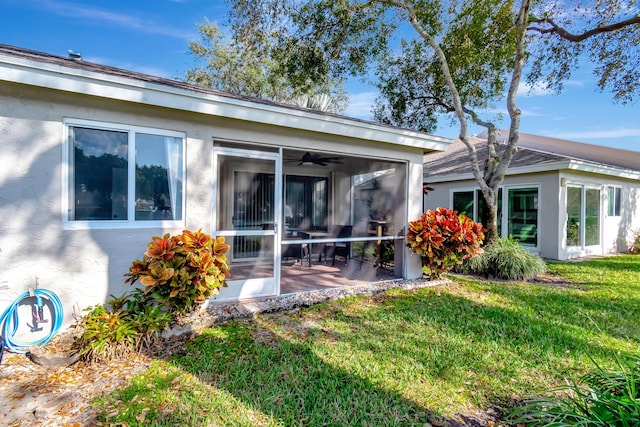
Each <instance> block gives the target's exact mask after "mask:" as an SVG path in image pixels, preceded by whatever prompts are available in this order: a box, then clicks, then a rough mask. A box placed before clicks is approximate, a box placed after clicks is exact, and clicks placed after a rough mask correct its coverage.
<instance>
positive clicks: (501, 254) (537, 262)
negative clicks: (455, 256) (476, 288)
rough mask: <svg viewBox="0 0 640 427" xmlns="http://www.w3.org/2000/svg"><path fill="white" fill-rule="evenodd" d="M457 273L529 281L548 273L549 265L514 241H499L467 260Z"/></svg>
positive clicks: (509, 239) (458, 268)
mask: <svg viewBox="0 0 640 427" xmlns="http://www.w3.org/2000/svg"><path fill="white" fill-rule="evenodd" d="M456 271H459V272H461V273H465V274H475V275H478V276H485V277H487V278H488V277H495V278H498V279H504V280H529V279H532V278H534V277H536V276H537V275H539V274H542V273H545V272H546V271H547V265H546V264H545V262H544V261H543V260H542V258H540V257H539V256H537V255H534V254H532V253H530V252H529V251H527V250H526V249H525V248H523V247H522V245H520V243H519V242H518V241H517V240H515V239H513V238H507V239H497V240H496V241H495V242H493V243H491V244H489V245H487V246H485V248H484V252H483V253H482V254H480V255H478V256H477V257H475V258H473V259H467V260H465V261H464V262H463V263H462V265H460V266H457V267H456Z"/></svg>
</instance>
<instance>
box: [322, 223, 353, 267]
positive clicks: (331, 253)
mask: <svg viewBox="0 0 640 427" xmlns="http://www.w3.org/2000/svg"><path fill="white" fill-rule="evenodd" d="M352 232H353V226H352V225H333V226H331V229H330V231H329V235H330V236H331V237H335V238H338V239H344V238H347V237H351V233H352ZM322 255H324V257H325V261H326V260H327V259H329V258H331V265H332V266H334V265H335V264H336V256H341V257H343V258H344V265H347V263H348V262H349V258H351V242H332V243H327V244H325V245H324V247H323V248H322V252H320V258H322Z"/></svg>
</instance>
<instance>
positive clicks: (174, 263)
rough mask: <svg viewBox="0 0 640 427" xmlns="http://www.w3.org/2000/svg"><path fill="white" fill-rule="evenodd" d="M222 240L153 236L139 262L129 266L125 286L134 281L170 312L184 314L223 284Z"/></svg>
mask: <svg viewBox="0 0 640 427" xmlns="http://www.w3.org/2000/svg"><path fill="white" fill-rule="evenodd" d="M228 249H229V246H228V245H226V244H225V243H224V237H218V238H212V237H211V236H210V235H209V234H206V233H202V232H201V231H195V232H192V231H188V230H185V231H184V232H183V233H182V234H180V235H176V236H170V235H169V234H165V235H164V236H163V237H153V238H152V240H151V242H150V243H149V245H148V247H147V250H146V251H145V253H144V257H143V259H142V260H136V261H134V262H133V264H132V265H131V267H130V269H129V272H128V273H127V274H125V276H127V277H128V278H127V279H126V280H125V283H130V284H134V283H135V282H136V281H138V280H139V281H140V283H141V284H142V285H143V286H144V288H145V289H144V292H145V293H146V294H150V295H152V296H153V298H155V299H156V300H158V301H159V302H161V303H162V304H164V305H165V306H167V307H168V308H169V309H170V310H172V311H173V310H177V311H179V312H187V311H190V310H192V309H193V308H194V307H195V305H196V304H197V303H200V302H203V301H204V300H206V299H207V298H209V297H211V296H212V295H213V294H216V293H219V288H220V287H223V286H227V285H226V278H227V277H228V276H229V265H228V263H227V257H226V255H225V253H226V252H227V250H228Z"/></svg>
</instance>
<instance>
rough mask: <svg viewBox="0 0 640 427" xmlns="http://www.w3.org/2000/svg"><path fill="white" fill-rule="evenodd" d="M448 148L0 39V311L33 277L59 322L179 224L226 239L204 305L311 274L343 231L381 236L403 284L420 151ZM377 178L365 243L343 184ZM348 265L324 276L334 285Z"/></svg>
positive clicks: (108, 287)
mask: <svg viewBox="0 0 640 427" xmlns="http://www.w3.org/2000/svg"><path fill="white" fill-rule="evenodd" d="M450 142H451V141H450V140H448V139H446V138H441V137H436V136H432V135H428V134H425V133H421V132H414V131H410V130H406V129H400V128H395V127H390V126H385V125H381V124H376V123H373V122H368V121H363V120H357V119H351V118H347V117H343V116H339V115H333V114H326V113H321V112H316V111H310V110H306V109H302V108H297V107H292V106H287V105H282V104H278V103H274V102H268V101H264V100H259V99H250V98H246V97H243V96H237V95H232V94H228V93H222V92H219V91H215V90H210V89H205V88H201V87H196V86H193V85H189V84H186V83H184V82H181V81H176V80H169V79H165V78H159V77H155V76H150V75H145V74H140V73H135V72H131V71H127V70H122V69H117V68H113V67H107V66H103V65H100V64H94V63H89V62H86V61H82V60H81V59H74V58H65V57H60V56H55V55H50V54H47V53H42V52H35V51H30V50H26V49H22V48H18V47H13V46H8V45H0V149H1V164H2V168H0V218H1V220H0V289H1V292H0V310H3V309H4V307H6V306H7V305H8V304H10V302H11V301H13V299H14V298H15V297H17V296H18V295H20V294H21V293H23V292H25V291H26V290H27V289H28V288H29V287H34V286H35V285H36V283H39V285H40V286H41V287H43V288H47V289H50V290H52V291H54V292H56V293H57V294H58V296H59V297H60V299H61V301H62V303H63V305H64V307H65V311H66V313H65V322H67V323H69V322H70V321H71V314H72V313H73V312H74V311H75V312H76V313H78V312H80V310H82V309H83V308H85V307H87V306H90V305H94V304H99V303H104V302H105V301H106V300H107V299H108V298H109V296H110V295H114V296H119V295H121V294H123V293H124V292H125V291H128V290H130V288H129V286H125V285H124V284H123V282H124V277H123V275H124V274H125V273H126V272H127V271H128V269H129V266H130V265H131V263H132V262H133V261H134V260H136V259H138V258H141V257H142V255H143V253H144V251H145V249H146V247H147V244H148V242H149V241H150V240H151V237H152V236H160V235H163V234H165V233H171V234H176V233H180V232H182V230H184V229H190V230H198V229H201V230H203V231H205V232H208V233H211V234H212V235H215V236H224V237H225V239H226V241H227V243H229V244H230V245H231V249H230V250H229V252H228V256H229V258H230V262H231V278H230V279H229V281H228V285H229V286H228V288H224V289H223V290H222V293H221V294H220V295H219V296H218V298H219V299H220V300H238V299H241V298H253V297H262V296H269V295H281V294H284V293H288V292H292V289H295V287H290V288H287V287H286V286H285V285H284V284H285V283H293V284H298V285H299V284H305V283H312V282H313V280H316V279H317V278H319V277H323V276H322V274H323V272H321V271H316V270H315V269H316V267H317V268H320V267H323V268H324V267H326V268H329V267H330V266H325V265H324V264H323V265H319V263H318V261H317V260H316V255H318V254H319V252H320V251H321V250H322V248H323V246H324V245H325V244H328V243H331V242H332V241H335V240H336V238H337V237H336V236H335V235H332V234H331V230H332V229H333V226H334V225H347V224H348V225H351V226H352V227H353V232H352V234H351V236H349V237H344V236H342V237H340V238H339V239H341V240H342V241H356V240H359V241H365V242H366V241H371V240H375V241H377V240H380V239H384V240H389V241H392V242H393V244H394V245H395V247H396V251H395V258H394V263H393V268H394V269H393V275H394V277H397V278H407V279H408V278H415V277H419V276H420V274H421V271H420V263H419V260H418V259H417V258H416V257H415V256H411V255H410V254H409V253H408V251H407V248H406V247H405V246H404V241H403V239H404V236H403V235H402V233H401V231H402V229H403V227H404V226H405V224H406V223H407V221H409V220H410V219H413V218H415V217H417V216H418V215H419V214H420V212H421V210H422V198H421V192H420V187H421V185H422V167H423V164H422V159H423V154H424V153H428V152H432V151H442V150H445V149H446V148H447V147H448V145H449V144H450ZM380 171H385V172H384V173H385V174H386V175H387V176H388V177H390V178H389V180H388V182H387V184H390V185H392V186H393V190H394V191H393V193H392V195H393V200H392V201H391V202H390V204H389V206H392V207H393V211H392V212H388V214H389V215H388V216H387V218H386V220H387V221H388V222H389V227H388V228H387V229H386V230H388V232H387V233H385V235H384V236H371V235H369V234H367V233H366V232H365V230H366V229H367V221H368V219H369V218H368V217H367V216H366V215H367V212H361V211H360V210H358V211H356V209H354V203H355V202H354V186H355V183H356V182H359V180H361V179H362V178H361V177H362V176H369V175H376V174H378V173H379V172H380ZM374 197H375V194H374ZM297 248H303V249H304V252H305V253H304V254H302V251H296V250H295V249H297ZM291 249H294V250H291ZM283 254H287V257H285V256H283ZM298 254H300V255H299V256H298ZM311 255H313V264H312V263H311V261H312V260H311V258H312V257H311ZM289 256H291V259H289ZM303 256H304V257H305V258H308V261H309V263H308V264H309V265H307V264H306V263H303V262H302V261H303V260H302V259H296V257H298V258H302V257H303ZM285 258H287V259H285ZM294 264H295V265H294ZM351 264H356V263H351ZM354 267H355V265H354ZM358 267H359V268H360V270H359V271H360V272H361V273H360V275H361V276H362V277H358V278H359V279H360V280H361V281H362V279H363V278H364V277H365V275H366V274H365V270H366V269H365V268H362V260H361V262H360V265H359V266H358ZM359 271H358V270H356V271H355V272H353V271H352V272H350V273H349V272H346V271H342V270H332V271H330V272H329V273H327V274H329V276H327V277H329V279H328V280H330V283H331V285H333V286H335V285H337V284H340V283H341V281H342V280H347V279H348V277H347V274H358V272H359ZM382 279H388V276H385V277H378V276H376V274H375V273H374V274H372V275H371V276H367V277H366V280H370V281H375V280H382ZM287 286H289V285H287Z"/></svg>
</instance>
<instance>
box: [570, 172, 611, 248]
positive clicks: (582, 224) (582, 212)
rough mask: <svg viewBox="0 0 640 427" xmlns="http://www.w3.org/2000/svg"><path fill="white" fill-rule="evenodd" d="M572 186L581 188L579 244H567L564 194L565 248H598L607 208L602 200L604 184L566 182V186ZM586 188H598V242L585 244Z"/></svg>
mask: <svg viewBox="0 0 640 427" xmlns="http://www.w3.org/2000/svg"><path fill="white" fill-rule="evenodd" d="M569 187H572V188H579V189H580V190H581V196H580V201H581V206H580V244H579V245H571V246H570V245H569V244H567V240H566V239H567V227H568V225H569V224H568V222H569V216H568V214H567V203H568V196H567V195H565V201H564V206H565V209H564V210H565V213H564V215H565V220H564V223H565V224H564V236H563V240H564V242H565V250H574V251H575V250H588V249H594V248H600V247H602V240H603V239H602V238H603V235H602V233H603V222H602V221H603V218H604V212H605V209H607V210H608V205H606V204H605V203H604V201H603V197H604V190H603V189H606V188H607V187H606V186H602V185H593V184H580V183H577V182H568V183H567V188H569ZM587 190H598V191H600V209H599V214H598V244H597V245H586V244H585V242H586V241H587V236H586V233H587V227H586V221H587V219H586V217H587V215H586V213H587Z"/></svg>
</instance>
